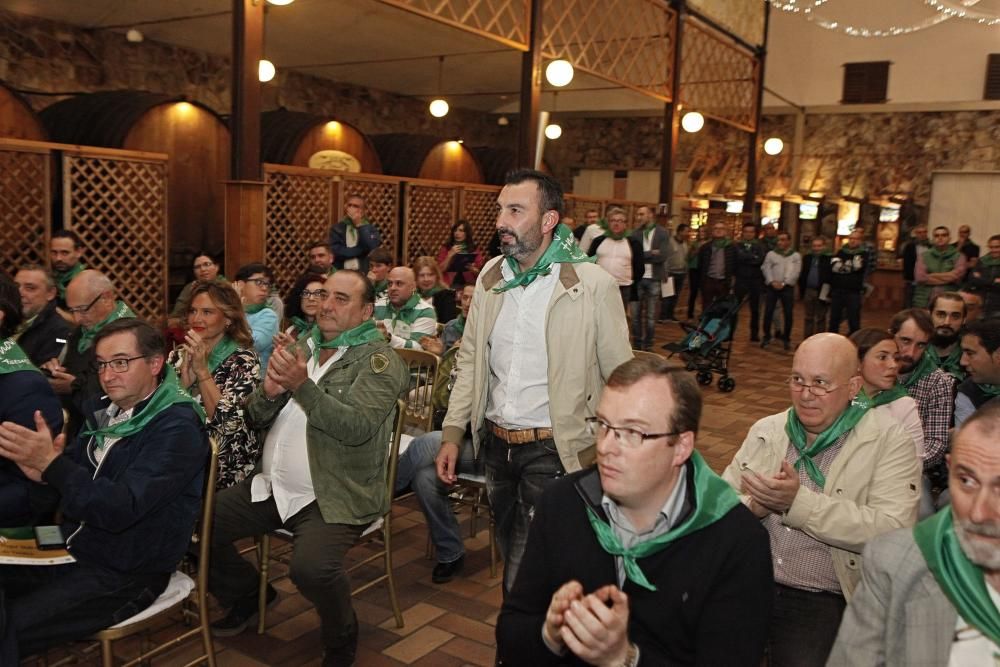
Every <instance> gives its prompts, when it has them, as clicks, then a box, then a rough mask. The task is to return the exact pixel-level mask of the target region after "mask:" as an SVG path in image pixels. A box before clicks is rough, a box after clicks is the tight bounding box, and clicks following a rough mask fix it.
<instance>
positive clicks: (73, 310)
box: [66, 293, 104, 315]
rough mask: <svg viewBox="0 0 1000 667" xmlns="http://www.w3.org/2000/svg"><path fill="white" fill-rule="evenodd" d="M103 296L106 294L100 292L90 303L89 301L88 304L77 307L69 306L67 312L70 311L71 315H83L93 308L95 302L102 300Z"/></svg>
mask: <svg viewBox="0 0 1000 667" xmlns="http://www.w3.org/2000/svg"><path fill="white" fill-rule="evenodd" d="M102 296H104V294H103V293H101V294H98V295H97V296H96V297H94V300H93V301H91V302H90V303H88V304H87V305H86V306H77V307H76V308H67V309H66V312H68V313H69V314H70V315H83V314H84V313H85V312H87V311H88V310H90V309H91V308H93V307H94V304H95V303H97V302H98V301H100V300H101V297H102Z"/></svg>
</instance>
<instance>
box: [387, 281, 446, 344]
mask: <svg viewBox="0 0 1000 667" xmlns="http://www.w3.org/2000/svg"><path fill="white" fill-rule="evenodd" d="M375 322H376V323H378V322H381V323H382V324H383V325H385V328H386V329H387V330H388V331H389V333H391V334H392V338H391V339H390V340H389V344H390V345H391V346H392V347H394V348H403V349H408V350H419V349H422V348H421V347H420V342H419V341H420V339H421V338H423V337H424V336H433V335H435V334H436V333H437V314H436V313H435V312H434V306H432V305H431V304H430V302H428V301H427V300H426V299H421V298H420V295H419V294H417V293H414V294H413V296H411V297H410V299H409V300H408V301H407V302H406V303H404V304H403V306H402V307H401V308H398V309H397V308H396V307H395V306H393V305H392V302H390V301H389V298H388V297H382V298H381V299H379V300H378V301H376V302H375Z"/></svg>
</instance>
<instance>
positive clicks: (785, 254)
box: [773, 246, 795, 257]
mask: <svg viewBox="0 0 1000 667" xmlns="http://www.w3.org/2000/svg"><path fill="white" fill-rule="evenodd" d="M773 252H776V253H778V254H779V255H781V256H782V257H791V256H792V253H794V252H795V248H792V247H791V246H789V248H788V249H787V250H782V249H781V248H775V249H774V250H773Z"/></svg>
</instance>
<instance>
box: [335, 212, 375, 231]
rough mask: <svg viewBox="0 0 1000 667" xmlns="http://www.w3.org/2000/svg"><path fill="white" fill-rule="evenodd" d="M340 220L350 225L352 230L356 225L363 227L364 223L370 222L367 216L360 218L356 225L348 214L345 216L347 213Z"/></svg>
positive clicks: (356, 227)
mask: <svg viewBox="0 0 1000 667" xmlns="http://www.w3.org/2000/svg"><path fill="white" fill-rule="evenodd" d="M341 222H342V223H344V224H345V225H347V226H348V227H350V228H351V229H354V230H357V229H358V227H363V226H365V225H370V224H372V223H371V221H369V220H368V218H361V224H359V225H356V224H354V221H353V220H351V218H350V216H347V215H345V216H344V218H343V219H342V220H341Z"/></svg>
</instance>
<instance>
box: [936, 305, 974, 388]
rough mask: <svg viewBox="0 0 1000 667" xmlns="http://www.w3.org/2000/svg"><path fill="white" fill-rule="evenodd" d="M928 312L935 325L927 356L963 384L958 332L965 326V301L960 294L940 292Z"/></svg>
mask: <svg viewBox="0 0 1000 667" xmlns="http://www.w3.org/2000/svg"><path fill="white" fill-rule="evenodd" d="M927 310H929V311H930V313H931V322H933V323H934V336H933V338H931V344H930V347H928V348H927V354H929V355H931V358H932V359H934V362H935V363H936V364H937V367H938V368H940V369H941V370H943V371H944V372H945V373H947V374H948V375H950V376H952V377H953V378H955V380H957V381H958V382H961V381H962V380H964V379H965V371H963V370H962V363H961V362H962V348H961V347H959V345H958V331H959V329H961V328H962V325H963V324H965V312H966V311H965V300H964V299H962V295H961V294H959V293H958V292H939V293H938V294H936V295H935V296H934V298H933V299H931V303H930V306H928V308H927Z"/></svg>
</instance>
